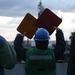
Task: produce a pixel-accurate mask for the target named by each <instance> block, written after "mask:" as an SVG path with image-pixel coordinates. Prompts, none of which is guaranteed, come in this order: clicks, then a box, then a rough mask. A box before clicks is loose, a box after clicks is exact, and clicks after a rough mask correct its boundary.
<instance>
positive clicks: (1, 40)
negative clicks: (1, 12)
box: [0, 36, 5, 48]
mask: <svg viewBox="0 0 75 75" xmlns="http://www.w3.org/2000/svg"><path fill="white" fill-rule="evenodd" d="M4 41H5V39H4V38H3V37H2V36H0V48H1V47H2V46H3V44H4Z"/></svg>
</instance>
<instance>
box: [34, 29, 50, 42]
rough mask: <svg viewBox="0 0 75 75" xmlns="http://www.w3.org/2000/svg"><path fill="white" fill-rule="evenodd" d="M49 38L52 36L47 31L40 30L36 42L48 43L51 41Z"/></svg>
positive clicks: (37, 32) (35, 38) (36, 34)
mask: <svg viewBox="0 0 75 75" xmlns="http://www.w3.org/2000/svg"><path fill="white" fill-rule="evenodd" d="M49 36H50V35H49V32H48V31H47V30H46V29H44V28H39V29H38V30H37V31H36V33H35V36H34V40H36V41H46V40H49V39H50V37H49Z"/></svg>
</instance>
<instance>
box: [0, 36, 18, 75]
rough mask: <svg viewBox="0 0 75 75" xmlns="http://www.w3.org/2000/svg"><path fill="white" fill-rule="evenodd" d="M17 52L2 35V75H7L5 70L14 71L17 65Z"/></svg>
mask: <svg viewBox="0 0 75 75" xmlns="http://www.w3.org/2000/svg"><path fill="white" fill-rule="evenodd" d="M16 60H17V59H16V52H15V50H14V49H13V48H12V47H11V46H10V44H9V43H8V42H7V41H6V39H5V38H4V37H2V36H1V35H0V75H5V73H4V69H8V70H10V69H12V68H14V66H15V64H16Z"/></svg>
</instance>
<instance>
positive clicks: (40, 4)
mask: <svg viewBox="0 0 75 75" xmlns="http://www.w3.org/2000/svg"><path fill="white" fill-rule="evenodd" d="M38 10H39V11H38V17H39V16H40V15H41V14H42V12H43V11H44V6H43V5H42V2H41V0H40V2H39V4H38Z"/></svg>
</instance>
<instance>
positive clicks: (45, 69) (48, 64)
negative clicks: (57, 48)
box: [25, 48, 56, 75]
mask: <svg viewBox="0 0 75 75" xmlns="http://www.w3.org/2000/svg"><path fill="white" fill-rule="evenodd" d="M25 69H26V75H56V67H55V55H54V51H53V50H52V49H49V48H48V49H47V50H40V49H38V48H30V49H29V50H28V51H27V53H26V64H25Z"/></svg>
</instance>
